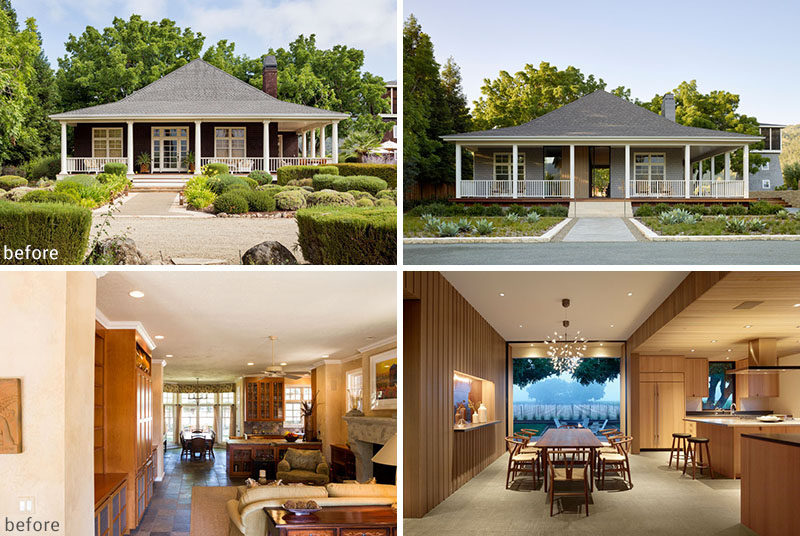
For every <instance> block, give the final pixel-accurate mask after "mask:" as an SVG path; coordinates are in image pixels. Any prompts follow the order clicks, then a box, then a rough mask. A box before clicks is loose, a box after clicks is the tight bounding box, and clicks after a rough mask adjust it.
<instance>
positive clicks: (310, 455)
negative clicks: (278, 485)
mask: <svg viewBox="0 0 800 536" xmlns="http://www.w3.org/2000/svg"><path fill="white" fill-rule="evenodd" d="M275 478H277V479H278V480H283V481H284V482H299V483H303V484H314V485H317V486H324V485H325V484H327V483H328V482H330V469H329V468H328V464H327V463H326V462H325V456H324V455H323V454H322V452H321V451H319V450H305V449H303V450H301V449H293V448H289V449H286V454H285V455H284V456H283V459H282V460H281V461H279V462H278V468H277V474H276V476H275Z"/></svg>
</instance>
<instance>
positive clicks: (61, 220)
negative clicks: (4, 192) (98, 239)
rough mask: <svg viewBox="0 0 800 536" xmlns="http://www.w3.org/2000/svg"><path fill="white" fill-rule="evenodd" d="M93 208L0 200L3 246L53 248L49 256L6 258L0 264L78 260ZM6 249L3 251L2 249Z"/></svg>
mask: <svg viewBox="0 0 800 536" xmlns="http://www.w3.org/2000/svg"><path fill="white" fill-rule="evenodd" d="M91 226H92V212H91V211H90V210H89V209H86V208H83V207H78V206H75V205H68V204H64V203H11V202H9V201H0V244H2V245H3V249H4V250H6V248H7V249H8V250H11V251H14V250H24V249H25V248H26V246H28V245H30V247H31V248H32V249H39V250H44V249H49V250H56V251H57V252H58V257H57V258H56V259H50V257H49V256H48V257H47V258H46V259H27V260H16V259H6V258H5V257H6V255H5V254H4V255H0V264H79V263H80V262H81V261H83V259H84V255H85V254H86V248H87V246H88V244H89V231H90V229H91ZM4 253H5V251H4Z"/></svg>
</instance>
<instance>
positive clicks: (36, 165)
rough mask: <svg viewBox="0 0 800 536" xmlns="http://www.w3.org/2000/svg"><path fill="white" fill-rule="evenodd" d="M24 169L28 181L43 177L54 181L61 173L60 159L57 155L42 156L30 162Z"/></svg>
mask: <svg viewBox="0 0 800 536" xmlns="http://www.w3.org/2000/svg"><path fill="white" fill-rule="evenodd" d="M25 167H26V169H27V171H28V179H29V180H36V179H41V178H43V177H44V178H47V179H50V180H56V175H58V174H59V173H60V172H61V157H60V156H59V155H52V156H42V157H40V158H35V159H33V160H31V161H30V162H28V164H27V165H26V166H25Z"/></svg>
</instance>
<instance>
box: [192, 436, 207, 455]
mask: <svg viewBox="0 0 800 536" xmlns="http://www.w3.org/2000/svg"><path fill="white" fill-rule="evenodd" d="M189 444H190V446H191V449H192V460H194V459H195V456H198V455H199V456H200V459H201V460H203V459H205V457H206V440H205V438H204V437H193V438H192V440H191V441H190V443H189Z"/></svg>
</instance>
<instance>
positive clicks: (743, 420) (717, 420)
mask: <svg viewBox="0 0 800 536" xmlns="http://www.w3.org/2000/svg"><path fill="white" fill-rule="evenodd" d="M683 420H684V421H694V422H702V423H706V424H716V425H719V426H800V419H793V420H791V421H781V422H762V421H759V420H758V419H755V418H754V417H738V416H733V417H730V416H722V415H719V416H716V417H697V416H692V415H690V416H687V417H685V418H684V419H683Z"/></svg>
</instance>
